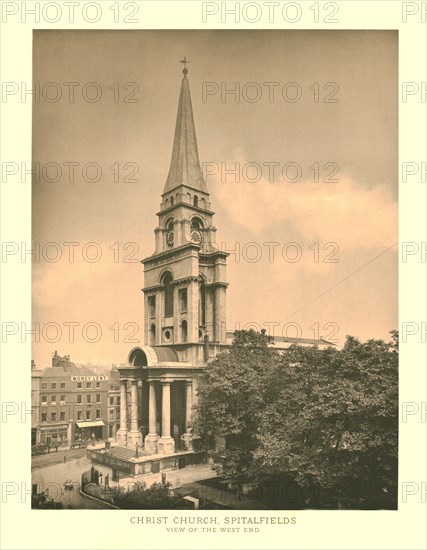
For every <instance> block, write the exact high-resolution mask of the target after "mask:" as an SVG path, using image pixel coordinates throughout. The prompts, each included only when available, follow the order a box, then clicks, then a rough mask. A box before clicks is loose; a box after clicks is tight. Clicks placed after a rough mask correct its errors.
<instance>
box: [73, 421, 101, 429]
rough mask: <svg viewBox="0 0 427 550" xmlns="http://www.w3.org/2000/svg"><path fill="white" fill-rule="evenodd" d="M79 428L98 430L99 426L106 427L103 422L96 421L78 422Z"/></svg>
mask: <svg viewBox="0 0 427 550" xmlns="http://www.w3.org/2000/svg"><path fill="white" fill-rule="evenodd" d="M77 426H78V427H79V428H96V427H98V426H105V424H104V422H103V421H102V420H94V421H92V422H77Z"/></svg>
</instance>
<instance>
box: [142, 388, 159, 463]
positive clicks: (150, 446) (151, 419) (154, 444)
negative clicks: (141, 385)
mask: <svg viewBox="0 0 427 550" xmlns="http://www.w3.org/2000/svg"><path fill="white" fill-rule="evenodd" d="M148 384H149V401H148V430H149V431H148V434H147V436H146V438H145V442H144V448H145V451H146V452H147V453H157V451H158V441H159V435H158V433H157V405H156V386H155V381H154V380H149V381H148Z"/></svg>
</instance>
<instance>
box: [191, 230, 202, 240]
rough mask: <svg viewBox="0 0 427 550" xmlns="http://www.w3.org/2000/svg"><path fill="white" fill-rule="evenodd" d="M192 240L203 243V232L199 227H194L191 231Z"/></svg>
mask: <svg viewBox="0 0 427 550" xmlns="http://www.w3.org/2000/svg"><path fill="white" fill-rule="evenodd" d="M190 237H191V240H192V241H193V243H196V244H202V240H203V239H202V233H201V231H199V230H198V229H192V230H191V233H190Z"/></svg>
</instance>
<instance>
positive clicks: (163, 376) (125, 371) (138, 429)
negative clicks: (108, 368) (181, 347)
mask: <svg viewBox="0 0 427 550" xmlns="http://www.w3.org/2000/svg"><path fill="white" fill-rule="evenodd" d="M164 351H165V350H163V352H164ZM142 355H143V357H141V356H142ZM174 358H175V359H176V357H174ZM139 363H146V364H145V365H142V364H141V365H139ZM148 363H150V365H149V364H148ZM178 365H179V366H178ZM119 370H120V374H121V377H120V429H119V430H118V432H117V440H118V443H119V444H120V445H122V446H126V447H136V444H138V447H139V449H141V450H142V449H143V450H144V451H145V452H147V453H160V454H171V453H173V452H174V451H175V450H184V449H185V450H191V448H192V445H191V440H192V433H191V420H192V408H193V403H194V401H195V396H194V395H193V394H194V388H195V386H196V380H195V379H196V377H197V374H196V373H195V372H194V371H195V370H196V369H194V368H192V367H190V366H189V365H186V363H185V362H179V361H174V362H173V364H172V363H170V362H169V363H168V364H164V363H163V364H162V362H159V361H158V357H157V354H156V349H155V348H148V347H147V346H144V347H142V348H135V349H134V350H132V351H131V353H130V354H129V363H128V365H127V367H126V368H122V369H119ZM144 397H145V399H144ZM147 405H148V406H147ZM147 432H148V433H147Z"/></svg>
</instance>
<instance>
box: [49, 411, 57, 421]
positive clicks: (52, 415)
mask: <svg viewBox="0 0 427 550" xmlns="http://www.w3.org/2000/svg"><path fill="white" fill-rule="evenodd" d="M50 420H51V422H55V421H56V413H50Z"/></svg>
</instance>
